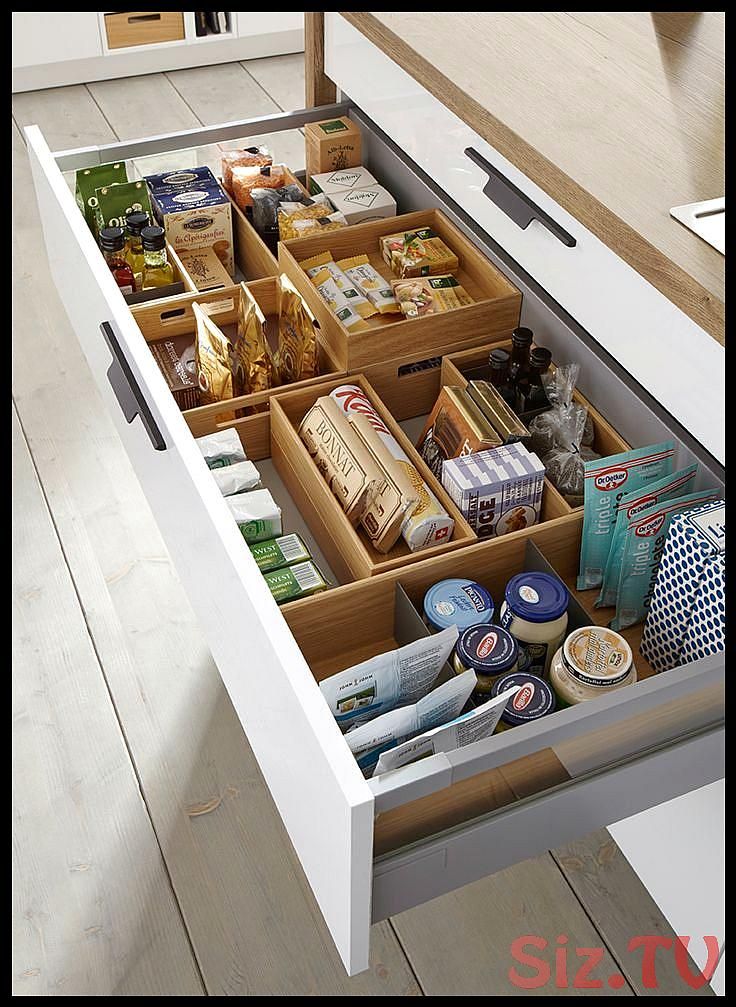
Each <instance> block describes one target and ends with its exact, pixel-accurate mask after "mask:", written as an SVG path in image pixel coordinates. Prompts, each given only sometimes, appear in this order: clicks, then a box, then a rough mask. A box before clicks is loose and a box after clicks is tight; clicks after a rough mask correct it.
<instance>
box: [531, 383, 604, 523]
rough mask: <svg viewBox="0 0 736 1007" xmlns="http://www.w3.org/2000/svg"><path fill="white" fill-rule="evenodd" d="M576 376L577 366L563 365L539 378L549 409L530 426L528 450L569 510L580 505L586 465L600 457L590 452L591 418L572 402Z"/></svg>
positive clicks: (591, 442)
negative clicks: (540, 465)
mask: <svg viewBox="0 0 736 1007" xmlns="http://www.w3.org/2000/svg"><path fill="white" fill-rule="evenodd" d="M579 373H580V365H579V364H562V365H561V366H560V367H558V368H557V369H556V370H555V372H554V374H544V375H542V384H543V385H544V390H545V392H546V394H547V398H548V400H549V402H550V405H551V408H550V409H548V410H547V411H546V412H544V413H540V414H539V415H538V416H535V417H534V419H533V420H532V421H531V423H530V424H529V432H530V433H531V435H532V437H531V445H530V447H531V450H532V451H534V452H535V453H536V454H537V455H538V456H539V458H541V460H542V462H543V464H544V466H545V468H546V470H547V472H546V474H547V478H548V479H549V481H550V482H551V483H552V485H553V486H555V487H556V488H557V489H558V490H559V491H560V493H561V494H562V495H563V497H564V498H565V500H566V501H567V502H568V503H569V504H570V506H571V507H578V506H580V505H581V504H582V502H583V496H584V488H585V462H586V461H590V460H592V459H594V458H599V457H600V455H598V454H596V452H595V451H594V450H593V448H592V444H593V439H594V436H595V430H594V427H593V421H592V418H591V417H590V416H589V415H588V410H587V409H586V408H585V407H584V406H581V405H579V404H578V403H577V402H575V401H574V400H573V391H574V390H575V384H576V382H577V379H578V374H579Z"/></svg>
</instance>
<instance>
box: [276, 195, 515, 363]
mask: <svg viewBox="0 0 736 1007" xmlns="http://www.w3.org/2000/svg"><path fill="white" fill-rule="evenodd" d="M419 227H431V228H432V230H434V231H435V232H436V233H437V234H438V235H439V236H440V237H441V238H442V239H443V241H444V242H445V243H446V244H447V245H448V246H449V247H450V249H451V250H452V251H453V252H454V253H455V254H456V255H457V257H458V259H459V260H460V268H459V269H458V270H456V271H455V275H456V276H457V279H458V280H459V281H460V283H461V284H462V285H463V287H465V289H466V290H467V292H468V293H469V294H470V296H471V297H472V298H473V299H474V301H475V303H474V304H468V305H466V306H464V307H462V308H455V309H454V310H453V311H446V312H443V313H441V314H436V315H427V316H425V317H424V318H411V319H407V318H404V317H403V316H402V315H399V314H385V315H373V316H372V317H371V318H368V319H367V322H368V326H369V327H368V328H367V329H363V330H361V331H359V332H349V331H348V330H347V329H346V328H345V326H344V325H343V324H342V322H340V321H339V320H338V319H337V318H336V317H335V315H334V314H333V313H332V311H330V309H329V307H328V306H327V304H326V303H325V302H324V301H323V300H322V298H321V297H320V295H319V293H318V292H317V290H316V289H315V287H314V285H313V284H312V282H311V281H310V279H309V277H308V276H307V275H306V273H305V272H304V270H303V269H302V268H301V267H300V265H299V263H300V262H302V261H304V260H305V259H309V258H311V257H312V256H313V255H317V254H319V253H320V252H331V253H332V257H333V259H335V260H336V261H337V260H339V259H343V258H345V257H346V256H351V255H361V254H365V255H367V256H368V258H369V259H370V261H371V264H372V265H373V267H374V268H375V269H376V270H377V271H378V272H379V273H380V274H381V275H382V276H383V277H384V278H385V279H390V278H391V277H392V273H391V270H390V268H389V266H388V265H387V264H386V263H385V262H384V260H383V258H382V257H381V252H380V250H379V247H378V239H379V238H380V237H382V236H384V235H388V234H396V233H398V232H399V231H411V230H414V229H416V228H419ZM279 264H280V266H281V268H282V269H283V271H284V272H285V273H286V274H287V275H288V276H289V277H290V279H291V280H292V282H293V283H294V285H295V286H296V287H297V289H298V290H299V291H300V293H301V294H302V295H303V296H304V297H305V298H306V300H307V302H308V303H309V306H310V307H311V309H312V311H313V312H314V314H315V315H316V316H317V317H318V318H319V320H320V324H321V325H322V329H323V331H324V333H325V338H326V340H327V342H328V343H329V344H330V346H331V347H332V349H333V352H334V355H335V359H336V360H337V361H338V362H339V363H340V364H341V366H343V367H345V369H346V370H351V371H357V370H361V369H363V368H364V367H368V366H370V365H371V364H375V363H377V362H380V361H388V360H393V359H395V358H397V357H405V356H406V354H407V353H413V354H414V359H416V360H422V359H424V358H427V357H433V356H437V355H438V354H442V353H447V352H449V351H450V349H453V348H454V349H462V348H463V347H466V346H469V345H471V344H473V343H476V344H477V343H478V342H480V341H483V342H486V343H487V342H490V341H492V340H493V337H494V335H495V334H497V333H499V334H500V333H503V334H505V335H508V334H509V333H510V332H511V330H512V329H513V328H514V326H516V325H518V322H519V310H520V307H521V295H520V293H519V291H518V290H517V289H516V288H515V287H514V286H513V284H511V283H509V281H508V280H507V279H506V278H505V277H504V276H503V275H502V274H501V273H500V272H499V271H498V270H497V269H496V267H495V266H494V265H492V263H491V262H489V260H488V259H487V258H486V256H485V255H483V254H482V253H481V252H479V251H478V249H477V248H476V246H475V245H474V244H473V243H472V242H471V241H469V240H468V238H466V237H465V235H464V234H462V233H461V231H460V230H459V229H458V228H457V227H456V226H455V225H454V224H453V223H452V222H451V221H450V220H449V218H448V217H447V216H446V215H445V214H444V213H442V211H441V210H421V211H419V212H415V213H404V214H401V215H400V216H398V217H389V218H388V219H386V220H374V221H370V222H369V223H365V224H353V225H352V226H350V227H345V228H341V229H340V230H337V231H328V232H327V233H325V234H315V235H311V236H307V237H305V238H293V239H291V240H290V241H282V242H280V244H279ZM393 278H394V279H396V277H393Z"/></svg>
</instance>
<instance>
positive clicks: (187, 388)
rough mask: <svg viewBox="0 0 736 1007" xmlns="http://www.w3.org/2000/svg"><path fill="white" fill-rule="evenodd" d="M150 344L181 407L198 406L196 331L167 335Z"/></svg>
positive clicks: (154, 356)
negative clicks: (195, 352)
mask: <svg viewBox="0 0 736 1007" xmlns="http://www.w3.org/2000/svg"><path fill="white" fill-rule="evenodd" d="M148 345H149V348H150V350H151V353H152V354H153V359H154V360H155V361H156V363H157V364H158V366H159V370H160V371H161V373H162V374H163V376H164V378H165V379H166V384H167V385H168V386H169V389H170V390H171V394H172V395H173V396H174V399H175V400H176V403H177V405H178V406H179V408H180V409H194V408H195V407H196V406H198V405H199V404H200V403H199V386H198V384H197V364H196V360H195V354H194V333H190V334H189V335H184V336H167V337H166V338H165V339H157V340H156V341H155V342H153V343H149V344H148Z"/></svg>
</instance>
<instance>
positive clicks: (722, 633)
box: [680, 553, 726, 664]
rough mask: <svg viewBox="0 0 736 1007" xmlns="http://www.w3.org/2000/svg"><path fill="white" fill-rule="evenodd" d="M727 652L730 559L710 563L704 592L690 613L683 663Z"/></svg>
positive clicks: (702, 583)
mask: <svg viewBox="0 0 736 1007" xmlns="http://www.w3.org/2000/svg"><path fill="white" fill-rule="evenodd" d="M725 649H726V556H725V553H718V555H716V556H711V558H710V559H708V560H706V562H705V565H704V567H703V576H702V577H701V579H700V589H699V591H698V595H697V597H696V599H695V604H694V605H693V610H692V612H691V613H690V622H689V623H688V627H687V633H686V634H685V640H684V641H683V644H682V650H681V651H680V664H687V663H688V662H689V661H698V660H699V659H700V658H702V657H710V656H711V655H712V654H717V653H719V652H720V651H724V650H725Z"/></svg>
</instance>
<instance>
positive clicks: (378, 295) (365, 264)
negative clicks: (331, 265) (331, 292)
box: [337, 255, 401, 315]
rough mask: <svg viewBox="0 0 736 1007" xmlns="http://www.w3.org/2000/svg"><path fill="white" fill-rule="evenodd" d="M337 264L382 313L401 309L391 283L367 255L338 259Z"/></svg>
mask: <svg viewBox="0 0 736 1007" xmlns="http://www.w3.org/2000/svg"><path fill="white" fill-rule="evenodd" d="M337 265H338V266H339V268H340V269H342V271H343V272H344V273H345V274H346V275H347V276H348V277H349V279H350V280H352V282H353V283H354V284H355V285H356V287H357V288H358V290H360V291H362V292H363V294H365V296H366V297H367V298H368V300H369V301H370V302H371V304H373V305H374V307H375V308H376V310H377V311H379V312H380V313H381V314H382V315H385V314H389V313H391V312H399V311H401V308H400V307H399V302H398V301H397V300H396V298H395V297H394V293H393V291H392V290H391V284H390V283H389V282H388V280H384V278H383V277H382V276H381V274H380V273H379V272H378V271H377V270H376V269H374V268H373V266H372V265H371V263H370V259H369V258H368V256H367V255H352V256H350V257H349V258H347V259H338V262H337Z"/></svg>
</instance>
